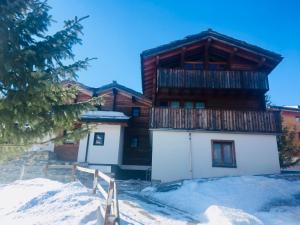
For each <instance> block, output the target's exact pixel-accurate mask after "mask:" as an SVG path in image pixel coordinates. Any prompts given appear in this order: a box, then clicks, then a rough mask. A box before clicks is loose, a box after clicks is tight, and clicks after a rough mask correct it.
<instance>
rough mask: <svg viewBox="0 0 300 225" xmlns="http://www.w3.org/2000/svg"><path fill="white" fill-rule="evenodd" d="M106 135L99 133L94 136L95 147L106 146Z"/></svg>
mask: <svg viewBox="0 0 300 225" xmlns="http://www.w3.org/2000/svg"><path fill="white" fill-rule="evenodd" d="M104 138H105V133H103V132H97V133H95V135H94V145H104Z"/></svg>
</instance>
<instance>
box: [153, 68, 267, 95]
mask: <svg viewBox="0 0 300 225" xmlns="http://www.w3.org/2000/svg"><path fill="white" fill-rule="evenodd" d="M157 88H211V89H247V90H249V89H254V90H262V91H267V90H269V84H268V76H267V74H266V73H264V72H252V71H201V70H178V69H158V70H157Z"/></svg>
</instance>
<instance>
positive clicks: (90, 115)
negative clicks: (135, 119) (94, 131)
mask: <svg viewBox="0 0 300 225" xmlns="http://www.w3.org/2000/svg"><path fill="white" fill-rule="evenodd" d="M129 118H130V117H129V116H126V115H125V114H124V113H122V112H116V111H88V112H86V113H84V114H83V115H82V116H81V120H82V121H96V122H114V121H127V120H129Z"/></svg>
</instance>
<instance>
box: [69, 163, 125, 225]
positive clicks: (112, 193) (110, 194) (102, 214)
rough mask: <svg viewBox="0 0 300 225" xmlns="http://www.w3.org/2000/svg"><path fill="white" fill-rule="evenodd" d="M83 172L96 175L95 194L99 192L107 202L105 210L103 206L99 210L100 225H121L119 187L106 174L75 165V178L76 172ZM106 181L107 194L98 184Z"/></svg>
mask: <svg viewBox="0 0 300 225" xmlns="http://www.w3.org/2000/svg"><path fill="white" fill-rule="evenodd" d="M77 170H78V171H81V172H85V173H91V174H93V175H94V180H93V193H94V194H96V193H97V190H98V191H99V192H100V193H101V195H102V196H103V197H104V198H105V200H106V206H105V207H104V208H103V207H102V206H101V205H100V206H99V207H98V208H97V215H98V217H97V218H98V219H97V222H98V225H100V224H101V225H102V224H104V225H118V224H120V216H119V204H118V195H117V186H116V182H115V180H114V179H112V178H111V177H109V176H107V175H106V174H104V173H102V172H100V171H98V170H95V169H90V168H85V167H81V166H78V165H74V167H73V177H74V179H75V177H76V171H77ZM99 178H100V179H102V180H104V181H105V182H106V183H108V191H107V192H106V191H105V190H104V188H103V187H102V186H101V184H100V183H99V182H98V179H99Z"/></svg>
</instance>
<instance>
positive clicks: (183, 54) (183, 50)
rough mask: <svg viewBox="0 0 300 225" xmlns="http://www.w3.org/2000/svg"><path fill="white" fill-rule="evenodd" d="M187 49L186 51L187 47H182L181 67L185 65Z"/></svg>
mask: <svg viewBox="0 0 300 225" xmlns="http://www.w3.org/2000/svg"><path fill="white" fill-rule="evenodd" d="M185 51H186V48H185V47H183V48H182V49H181V54H180V66H181V67H183V66H184V58H185Z"/></svg>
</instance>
